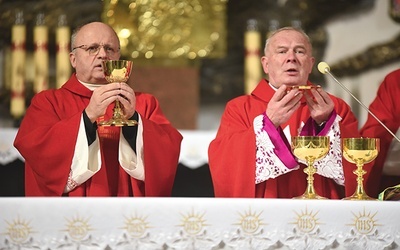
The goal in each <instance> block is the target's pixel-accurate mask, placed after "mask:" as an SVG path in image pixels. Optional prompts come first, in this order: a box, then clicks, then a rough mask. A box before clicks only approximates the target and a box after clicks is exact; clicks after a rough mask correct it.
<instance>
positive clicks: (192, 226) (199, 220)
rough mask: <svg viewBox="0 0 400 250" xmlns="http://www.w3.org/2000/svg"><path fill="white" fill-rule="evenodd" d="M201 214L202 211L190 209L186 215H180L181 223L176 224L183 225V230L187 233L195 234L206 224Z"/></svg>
mask: <svg viewBox="0 0 400 250" xmlns="http://www.w3.org/2000/svg"><path fill="white" fill-rule="evenodd" d="M203 216H204V213H203V214H199V213H195V212H194V211H192V212H191V213H189V214H187V215H182V224H180V225H178V226H180V227H183V229H184V231H185V232H186V233H187V234H189V235H197V234H199V233H200V232H201V231H202V229H203V228H204V227H205V226H207V224H205V220H204V219H203Z"/></svg>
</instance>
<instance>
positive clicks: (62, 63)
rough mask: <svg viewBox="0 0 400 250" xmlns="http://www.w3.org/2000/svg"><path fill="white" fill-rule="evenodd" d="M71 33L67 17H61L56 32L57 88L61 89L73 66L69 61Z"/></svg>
mask: <svg viewBox="0 0 400 250" xmlns="http://www.w3.org/2000/svg"><path fill="white" fill-rule="evenodd" d="M70 36H71V31H70V28H69V27H68V26H67V19H66V16H65V15H61V16H60V17H59V19H58V27H57V30H56V44H57V53H56V87H57V88H60V87H61V86H62V85H63V84H64V83H65V82H66V81H67V80H68V79H69V77H70V75H71V64H70V61H69V50H70V48H69V46H70Z"/></svg>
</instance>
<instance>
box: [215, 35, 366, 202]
mask: <svg viewBox="0 0 400 250" xmlns="http://www.w3.org/2000/svg"><path fill="white" fill-rule="evenodd" d="M314 60H315V59H314V57H312V47H311V43H310V40H309V38H308V36H307V35H306V34H305V33H304V32H303V31H301V30H298V29H294V28H292V27H286V28H282V29H280V30H278V31H276V32H275V33H273V34H272V35H271V36H270V38H269V39H268V40H267V43H266V46H265V55H264V56H263V57H262V59H261V63H262V66H263V69H264V72H265V73H266V74H267V75H268V80H261V81H260V82H259V84H258V85H257V86H256V88H255V89H254V90H253V92H252V93H251V94H250V95H244V96H240V97H237V98H235V99H233V100H231V101H229V102H228V103H227V105H226V108H225V111H224V113H223V115H222V118H221V124H220V127H219V129H218V132H217V135H216V138H215V139H214V140H213V141H212V142H211V143H210V146H209V164H210V171H211V177H212V180H213V185H214V192H215V195H216V197H249V198H252V197H260V198H262V197H263V198H293V197H297V196H301V195H302V194H303V193H304V192H305V191H306V187H307V179H306V178H307V176H306V174H305V173H304V172H303V169H304V167H305V162H302V161H301V160H299V159H297V158H296V157H295V156H294V155H293V154H292V152H291V147H290V143H291V136H298V135H326V136H329V138H330V150H329V153H328V155H327V156H326V157H324V158H323V159H321V160H318V161H316V162H315V166H316V169H317V173H316V174H315V175H314V187H315V192H316V194H317V195H320V196H324V197H326V198H331V199H339V198H344V197H345V196H350V195H352V194H353V193H354V192H355V189H356V186H357V183H356V176H355V174H353V173H352V171H353V170H355V166H354V164H351V163H348V162H346V161H345V160H344V159H343V157H342V151H341V138H346V137H360V135H359V132H358V121H357V119H356V117H355V116H354V114H353V113H352V111H351V109H350V107H349V105H347V104H346V103H345V102H344V101H343V100H342V99H340V98H337V97H335V96H333V95H330V94H328V93H326V92H325V91H324V90H323V89H322V88H321V87H319V86H316V85H313V84H312V83H311V82H310V81H309V80H308V76H309V74H310V73H311V71H312V68H313V65H314ZM296 86H302V87H301V88H299V87H297V88H296ZM306 86H310V87H306ZM311 87H312V88H311ZM308 88H309V89H308ZM366 170H368V169H366ZM364 177H365V178H366V177H367V176H364Z"/></svg>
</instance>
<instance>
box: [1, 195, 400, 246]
mask: <svg viewBox="0 0 400 250" xmlns="http://www.w3.org/2000/svg"><path fill="white" fill-rule="evenodd" d="M399 245H400V203H399V202H393V201H343V200H291V199H239V198H236V199H228V198H227V199H223V198H1V199H0V249H202V250H204V249H220V248H223V249H363V250H368V249H371V250H376V249H396V248H398V246H399Z"/></svg>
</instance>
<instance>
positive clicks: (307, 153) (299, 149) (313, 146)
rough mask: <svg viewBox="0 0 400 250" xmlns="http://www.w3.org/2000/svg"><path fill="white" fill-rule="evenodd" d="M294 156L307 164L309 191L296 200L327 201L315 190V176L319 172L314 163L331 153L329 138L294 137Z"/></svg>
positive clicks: (305, 170)
mask: <svg viewBox="0 0 400 250" xmlns="http://www.w3.org/2000/svg"><path fill="white" fill-rule="evenodd" d="M291 147H292V151H293V154H294V155H295V156H296V157H297V158H299V159H301V160H304V161H306V162H307V167H306V168H305V169H304V173H306V174H307V189H306V191H305V192H304V194H303V195H301V196H299V197H295V199H326V198H325V197H322V196H319V195H318V194H316V193H315V190H314V174H315V173H316V172H317V170H316V169H315V167H314V162H315V161H316V160H320V159H322V158H324V157H325V156H326V155H327V154H328V152H329V137H328V136H292V145H291Z"/></svg>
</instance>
